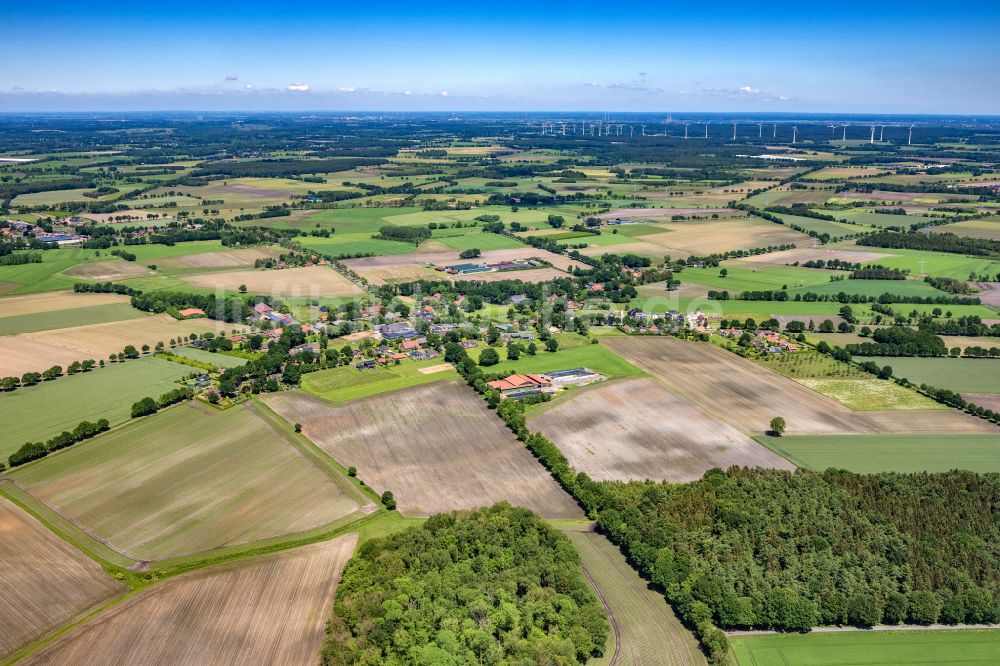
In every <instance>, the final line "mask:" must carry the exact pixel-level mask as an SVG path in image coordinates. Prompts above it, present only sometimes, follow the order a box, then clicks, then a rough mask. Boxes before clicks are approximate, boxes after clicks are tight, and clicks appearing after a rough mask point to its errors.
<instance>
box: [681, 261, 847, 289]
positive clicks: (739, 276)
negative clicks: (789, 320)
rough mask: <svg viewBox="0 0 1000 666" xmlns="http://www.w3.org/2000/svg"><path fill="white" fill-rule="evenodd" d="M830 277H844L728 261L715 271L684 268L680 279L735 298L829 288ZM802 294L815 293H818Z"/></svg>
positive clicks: (814, 271) (822, 272)
mask: <svg viewBox="0 0 1000 666" xmlns="http://www.w3.org/2000/svg"><path fill="white" fill-rule="evenodd" d="M722 268H725V269H726V271H727V275H726V277H721V276H720V275H719V272H720V271H721V270H722ZM831 275H843V273H842V272H840V273H838V272H837V271H827V270H821V269H815V268H798V267H796V266H762V267H760V268H756V269H749V268H746V264H745V263H743V262H738V261H727V262H723V264H722V265H721V266H719V267H714V268H685V269H684V270H683V271H682V272H681V273H680V274H679V275H678V276H677V278H678V279H679V280H680V281H681V282H691V283H694V284H702V285H705V286H707V287H711V288H712V289H714V290H720V291H721V290H726V291H728V292H729V293H730V294H735V293H737V292H741V291H766V290H773V289H781V288H782V287H788V289H795V288H797V287H803V288H804V287H811V286H813V285H825V284H829V282H830V276H831ZM802 290H803V291H816V289H802Z"/></svg>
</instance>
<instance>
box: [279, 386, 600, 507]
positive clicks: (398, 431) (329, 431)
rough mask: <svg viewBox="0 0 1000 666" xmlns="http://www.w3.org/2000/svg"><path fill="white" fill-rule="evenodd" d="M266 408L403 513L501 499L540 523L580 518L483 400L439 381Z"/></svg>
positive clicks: (289, 397) (285, 399)
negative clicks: (337, 400) (389, 496)
mask: <svg viewBox="0 0 1000 666" xmlns="http://www.w3.org/2000/svg"><path fill="white" fill-rule="evenodd" d="M264 400H265V401H266V402H267V404H268V405H270V406H271V407H272V408H273V409H274V410H275V411H277V412H278V413H279V414H281V415H282V416H283V417H285V418H286V419H287V420H289V421H291V422H293V423H301V424H302V432H303V433H304V434H305V435H306V436H307V437H309V439H311V440H312V441H314V442H316V444H317V445H319V446H320V448H322V449H323V450H324V451H326V452H327V453H329V454H330V455H331V456H333V457H334V458H335V459H336V460H337V462H339V463H340V464H341V465H344V466H345V467H346V466H354V467H356V468H357V469H358V478H360V479H362V480H364V482H365V483H367V484H368V485H370V486H371V487H372V488H374V489H375V490H376V491H377V492H379V493H381V492H383V491H385V490H391V491H392V493H393V496H394V497H395V499H396V502H397V504H398V506H399V510H400V511H401V512H402V513H405V514H409V515H423V516H426V515H432V514H435V513H440V512H443V511H453V510H455V509H472V508H476V507H480V506H484V505H488V504H493V503H494V502H498V501H500V500H507V501H509V502H510V503H511V504H513V505H515V506H526V507H528V508H530V509H532V510H534V511H535V512H537V513H538V514H540V515H542V516H544V517H546V518H579V517H582V512H581V510H580V508H579V507H578V506H577V505H576V503H575V502H574V501H573V500H572V499H571V498H570V497H569V495H567V494H566V493H565V492H564V491H563V490H562V488H560V487H559V486H558V485H557V484H556V482H555V481H554V480H553V479H552V477H551V476H550V475H549V473H548V472H547V471H546V470H545V468H544V467H542V465H541V464H540V463H539V462H538V461H537V460H535V458H534V456H532V455H531V453H530V452H529V451H528V450H527V449H526V448H524V446H523V445H522V444H521V443H520V442H518V441H517V440H516V439H515V438H514V436H513V434H511V432H510V431H509V430H508V429H507V428H506V427H505V426H504V425H503V423H502V422H501V421H500V420H499V418H497V416H496V415H495V414H492V413H490V411H489V410H488V409H487V408H486V405H485V404H484V403H483V402H482V400H481V399H480V397H479V396H478V395H477V394H476V393H475V392H474V391H473V390H472V389H471V388H469V387H467V386H465V385H464V384H460V383H458V382H437V383H434V384H426V385H423V386H417V387H414V388H410V389H405V390H402V391H393V392H390V393H384V394H382V395H377V396H372V397H370V398H362V399H359V400H353V401H351V402H349V403H347V404H346V405H344V406H342V407H334V406H332V405H331V404H330V403H328V402H326V401H324V400H322V399H320V398H316V397H313V396H310V395H308V394H305V393H302V392H300V391H294V392H287V393H272V394H269V395H267V396H266V397H265V398H264Z"/></svg>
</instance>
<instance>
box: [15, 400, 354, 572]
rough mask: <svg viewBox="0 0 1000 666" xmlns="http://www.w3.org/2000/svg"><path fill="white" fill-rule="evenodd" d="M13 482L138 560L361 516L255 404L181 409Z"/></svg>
mask: <svg viewBox="0 0 1000 666" xmlns="http://www.w3.org/2000/svg"><path fill="white" fill-rule="evenodd" d="M14 478H15V479H16V480H17V481H18V482H19V483H20V484H22V485H24V486H25V487H27V488H28V490H29V491H30V492H31V493H32V495H34V496H35V497H37V498H39V499H40V500H41V501H44V502H45V503H47V504H48V505H50V506H52V507H54V508H56V509H58V510H59V511H61V512H62V513H64V514H66V515H68V516H70V517H71V518H73V519H74V520H76V521H78V522H79V523H80V524H82V525H85V526H86V527H88V528H90V529H91V530H93V532H94V533H95V534H97V535H98V536H100V537H101V538H103V539H106V540H107V541H108V542H110V543H111V544H113V545H114V546H115V547H116V548H118V549H120V550H122V551H124V552H125V553H126V554H128V555H129V556H130V557H134V558H137V559H144V560H160V559H165V558H169V557H176V556H180V555H187V554H192V553H199V552H203V551H206V550H209V549H212V548H218V547H222V546H230V545H236V544H242V543H246V542H251V541H256V540H260V539H266V538H270V537H276V536H279V535H284V534H290V533H296V532H303V531H306V530H311V529H314V528H317V527H320V526H322V525H326V524H329V523H332V522H333V521H336V520H338V519H340V518H342V517H344V516H346V515H348V514H350V513H352V512H354V511H355V510H356V509H357V505H356V504H355V503H354V501H353V500H351V499H350V498H349V497H348V496H346V495H345V494H344V492H343V491H342V490H341V487H340V483H341V482H342V480H339V481H338V480H334V479H332V478H330V477H328V476H327V475H326V474H325V473H324V472H323V471H321V470H320V468H319V467H317V466H315V465H313V464H312V463H311V462H310V461H309V460H307V459H306V458H304V457H303V456H302V455H300V454H299V452H298V450H297V448H296V447H295V446H294V445H292V444H291V443H290V442H289V441H288V440H287V439H286V438H285V435H284V434H283V433H282V432H280V431H279V430H277V429H275V428H272V427H270V426H269V425H268V423H267V422H266V421H264V420H262V419H261V418H260V417H259V416H258V415H257V413H256V412H255V410H254V409H253V408H252V407H251V406H250V405H247V404H244V405H239V406H236V407H233V408H230V409H227V410H223V411H220V410H217V409H215V408H213V407H209V406H208V405H204V404H200V403H197V402H190V403H183V404H180V405H177V406H175V407H172V408H169V409H165V410H163V411H161V412H159V413H157V414H155V415H153V416H148V417H144V418H141V419H136V420H134V421H132V422H130V423H129V424H128V425H126V426H125V427H122V428H118V429H115V430H112V431H111V432H109V433H105V434H103V435H100V436H99V437H96V438H94V439H92V440H90V441H88V442H84V443H81V444H77V445H75V446H73V447H70V448H68V449H64V450H62V451H60V452H58V453H56V454H53V455H50V456H49V457H47V458H44V459H42V460H40V461H38V462H35V463H32V464H29V465H26V466H24V467H21V468H19V469H18V470H16V471H15V472H14Z"/></svg>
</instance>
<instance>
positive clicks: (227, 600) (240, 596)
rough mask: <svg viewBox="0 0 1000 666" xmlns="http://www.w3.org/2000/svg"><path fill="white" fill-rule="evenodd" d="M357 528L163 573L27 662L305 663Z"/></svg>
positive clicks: (317, 641) (314, 649)
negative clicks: (271, 551)
mask: <svg viewBox="0 0 1000 666" xmlns="http://www.w3.org/2000/svg"><path fill="white" fill-rule="evenodd" d="M356 543H357V535H356V534H348V535H345V536H342V537H339V538H337V539H334V540H332V541H325V542H322V543H317V544H313V545H311V546H305V547H302V548H297V549H294V550H289V551H284V552H280V553H274V554H271V555H262V556H259V557H254V558H251V559H247V560H242V561H238V562H233V563H230V564H224V565H219V566H215V567H210V568H207V569H203V570H201V571H195V572H193V573H189V574H186V575H183V576H179V577H177V578H174V579H171V580H168V581H166V582H164V583H162V584H160V585H157V586H155V587H153V588H151V589H148V590H145V591H143V592H141V593H140V594H137V595H135V596H133V597H130V598H129V599H127V600H126V601H124V602H122V603H120V604H118V605H117V606H115V607H113V608H111V609H109V610H108V611H106V612H105V613H103V614H101V615H99V616H97V617H94V618H91V619H90V620H88V621H87V622H85V623H84V624H82V625H80V626H78V627H76V628H74V629H73V630H72V631H70V632H68V633H66V634H64V635H62V636H60V637H59V638H58V639H56V640H55V641H53V642H52V643H49V644H48V645H46V646H45V647H44V648H42V649H41V650H40V651H38V652H37V653H35V654H33V655H31V656H30V657H29V658H28V659H26V660H25V661H24V663H26V664H51V663H63V664H91V663H102V662H104V663H106V661H108V660H110V661H114V662H116V663H123V664H140V663H175V664H182V663H183V664H196V663H201V664H206V663H230V664H236V663H246V664H250V663H256V664H305V663H310V662H313V661H315V660H316V655H318V654H319V649H320V646H321V645H322V643H323V625H324V624H325V622H326V618H327V615H328V613H329V609H330V606H331V605H332V603H333V598H334V593H335V591H336V588H337V584H338V582H339V580H340V575H341V572H342V571H343V569H344V566H345V565H346V564H347V560H348V559H350V556H351V553H353V552H354V548H355V545H356Z"/></svg>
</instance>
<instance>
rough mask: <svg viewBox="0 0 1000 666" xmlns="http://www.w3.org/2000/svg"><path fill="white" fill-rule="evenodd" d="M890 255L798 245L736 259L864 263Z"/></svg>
mask: <svg viewBox="0 0 1000 666" xmlns="http://www.w3.org/2000/svg"><path fill="white" fill-rule="evenodd" d="M888 256H889V255H888V254H886V253H882V252H868V251H866V250H827V249H823V248H821V247H812V248H810V247H797V248H795V249H794V250H782V251H781V252H771V253H768V254H758V255H755V256H753V257H742V258H740V259H736V260H735V261H739V262H743V263H747V264H769V265H774V266H784V265H786V264H792V263H795V262H796V261H797V262H799V263H800V264H801V263H804V262H806V261H815V260H817V259H823V260H824V261H829V260H831V259H839V260H841V261H849V262H851V263H852V264H864V263H868V262H870V261H877V260H879V259H881V258H882V257H888Z"/></svg>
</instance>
